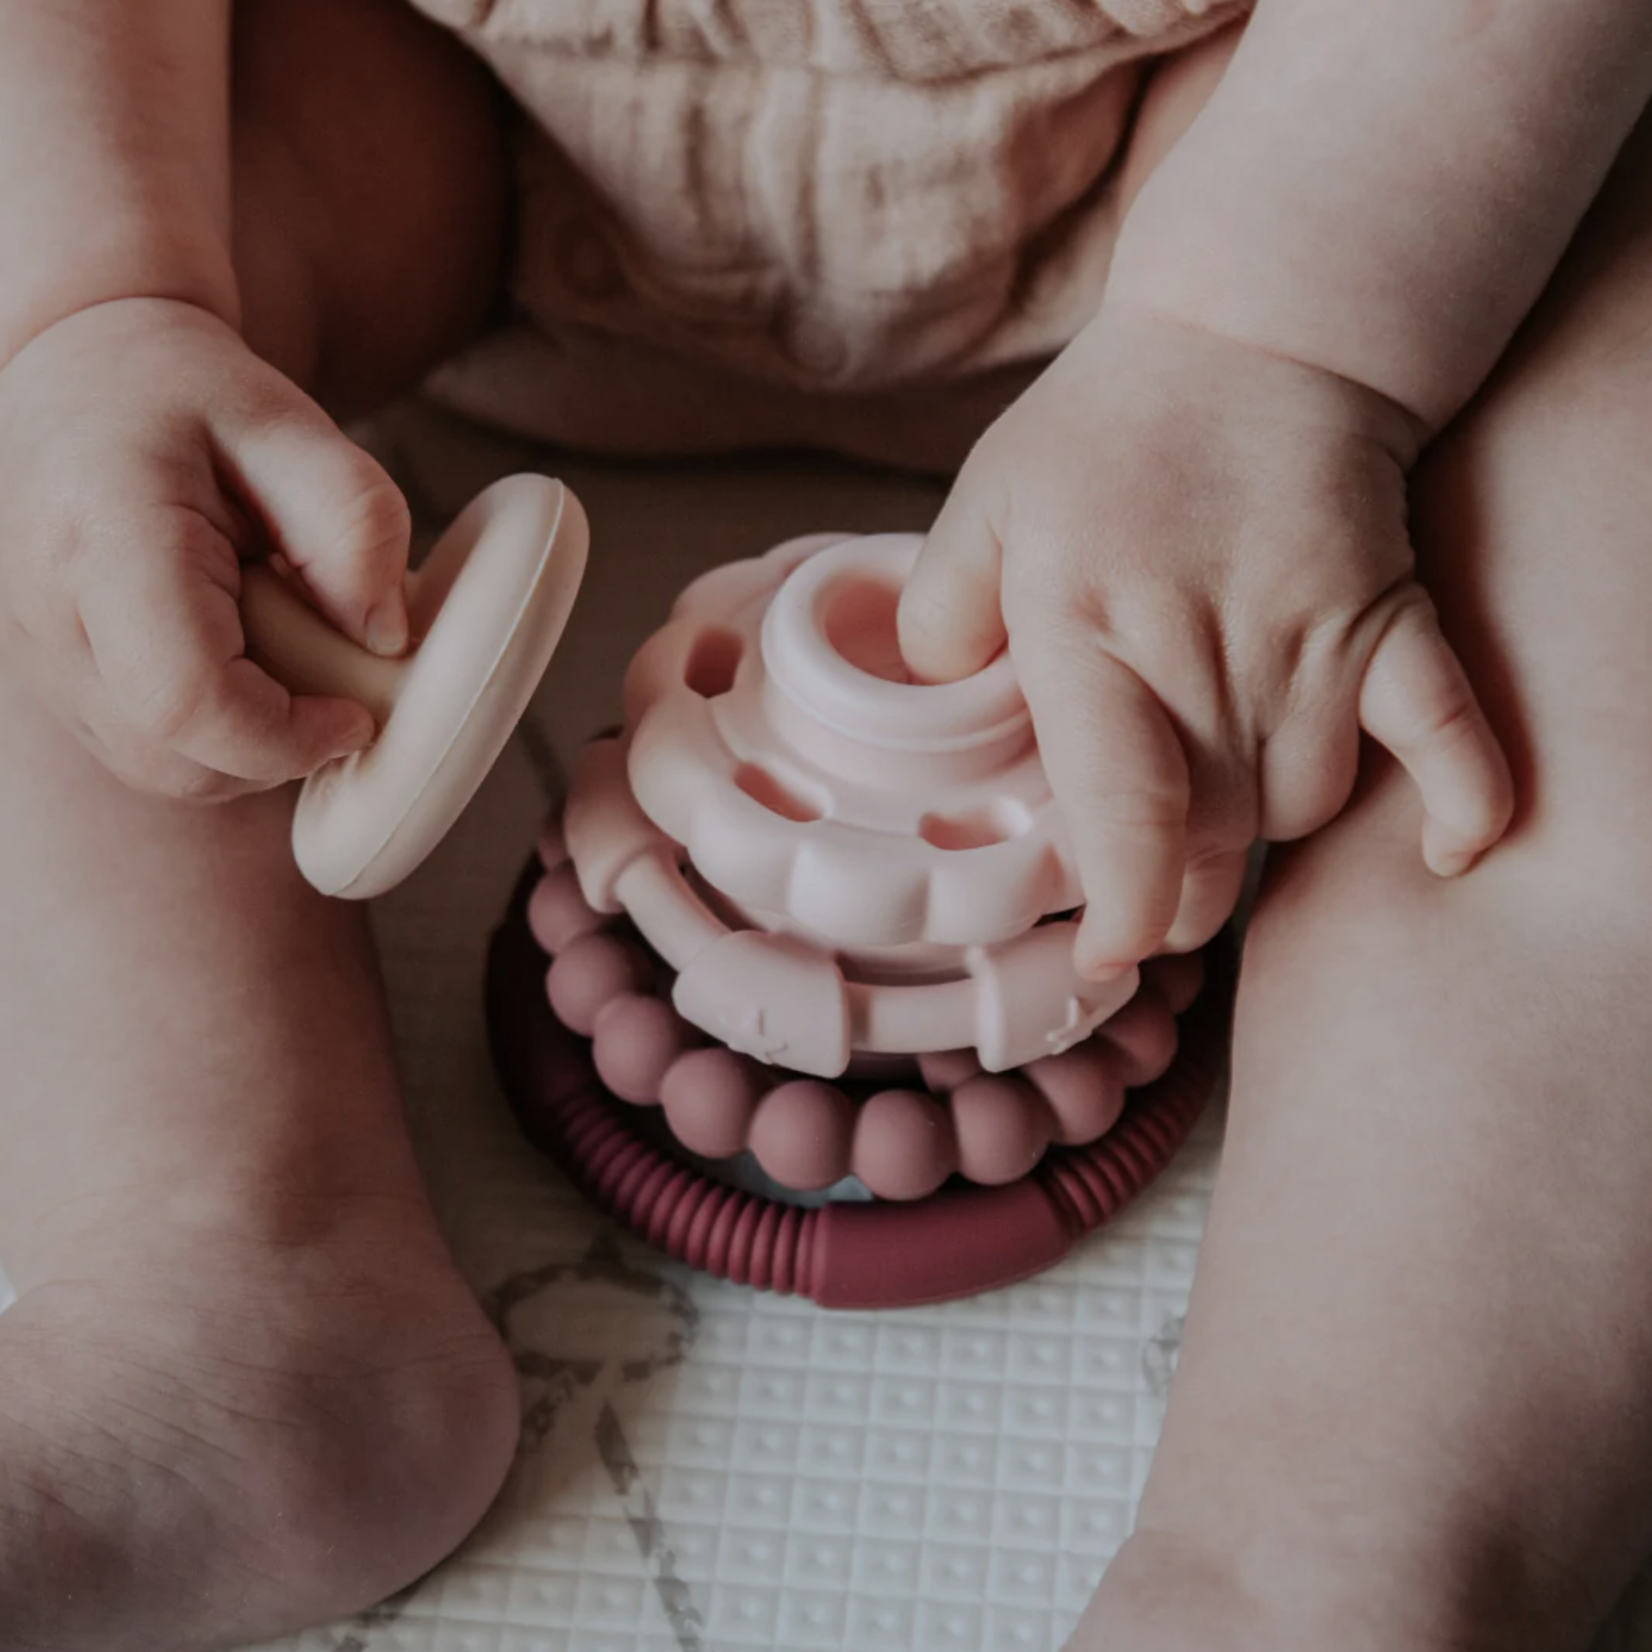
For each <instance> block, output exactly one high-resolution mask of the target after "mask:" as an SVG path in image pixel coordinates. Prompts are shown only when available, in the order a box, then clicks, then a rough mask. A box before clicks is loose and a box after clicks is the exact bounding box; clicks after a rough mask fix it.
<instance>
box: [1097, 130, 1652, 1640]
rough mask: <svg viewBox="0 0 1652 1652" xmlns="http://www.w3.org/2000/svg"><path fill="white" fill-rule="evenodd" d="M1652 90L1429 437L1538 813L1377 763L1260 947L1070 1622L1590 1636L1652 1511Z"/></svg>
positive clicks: (1131, 1629) (1251, 958)
mask: <svg viewBox="0 0 1652 1652" xmlns="http://www.w3.org/2000/svg"><path fill="white" fill-rule="evenodd" d="M1649 341H1652V122H1643V125H1642V128H1641V130H1640V131H1639V132H1638V133H1637V134H1636V136H1635V138H1634V139H1633V141H1632V142H1631V144H1630V145H1629V146H1628V148H1627V149H1626V151H1625V153H1624V155H1623V156H1622V158H1621V160H1620V163H1619V166H1618V169H1617V172H1616V174H1615V175H1614V177H1613V179H1612V181H1611V183H1610V185H1609V187H1608V189H1607V190H1606V192H1605V194H1604V195H1603V196H1602V198H1601V200H1600V201H1599V202H1598V203H1597V206H1596V207H1595V209H1594V211H1593V214H1592V216H1591V218H1590V220H1589V221H1588V223H1587V224H1586V226H1585V228H1584V230H1583V232H1582V233H1581V235H1580V237H1579V239H1578V241H1577V243H1576V245H1575V247H1574V248H1573V250H1572V252H1571V254H1570V255H1569V258H1568V261H1567V263H1566V265H1565V266H1564V268H1563V269H1562V271H1561V272H1560V275H1559V276H1558V277H1557V279H1556V281H1555V283H1554V285H1553V287H1552V290H1551V292H1550V293H1549V295H1548V296H1547V298H1546V299H1545V301H1544V303H1543V305H1542V307H1541V308H1540V310H1539V312H1538V314H1537V316H1535V317H1534V318H1533V322H1532V323H1531V325H1530V326H1529V327H1528V329H1527V331H1526V333H1525V335H1524V336H1523V337H1522V339H1521V340H1520V341H1518V343H1517V346H1516V348H1515V349H1514V350H1513V351H1512V352H1511V354H1510V356H1509V358H1508V359H1507V360H1506V361H1505V363H1504V364H1503V367H1502V368H1501V369H1500V371H1499V374H1498V376H1497V378H1496V380H1495V381H1494V383H1493V385H1492V386H1491V387H1490V388H1489V390H1488V393H1487V394H1486V395H1485V396H1484V397H1483V399H1482V401H1481V403H1480V404H1479V405H1478V406H1477V407H1476V408H1475V409H1473V410H1472V411H1471V412H1470V413H1469V414H1468V415H1467V416H1466V417H1465V418H1464V419H1463V420H1462V421H1461V422H1460V424H1459V426H1458V427H1457V428H1456V429H1455V430H1454V431H1453V432H1451V433H1450V434H1449V435H1448V437H1447V438H1446V439H1445V440H1444V441H1443V442H1442V443H1441V444H1440V445H1439V446H1438V447H1437V449H1436V450H1435V451H1434V453H1433V454H1432V455H1431V456H1430V457H1429V459H1428V460H1427V462H1426V464H1425V466H1424V468H1423V470H1422V472H1421V473H1420V475H1419V476H1418V478H1417V482H1416V490H1415V527H1416V533H1417V538H1418V542H1419V548H1420V551H1421V554H1422V559H1423V566H1424V570H1425V578H1426V580H1427V582H1428V583H1429V585H1430V587H1431V589H1432V590H1433V591H1434V592H1435V594H1436V596H1437V597H1438V599H1439V601H1440V604H1441V608H1442V612H1443V614H1444V617H1445V621H1446V624H1447V627H1448V629H1449V631H1450V632H1451V634H1452V636H1453V638H1454V640H1455V641H1457V643H1458V644H1459V646H1460V647H1461V648H1462V649H1463V651H1464V658H1465V661H1466V662H1467V664H1468V665H1469V667H1470V670H1471V672H1472V674H1473V675H1474V678H1475V681H1476V683H1477V684H1478V686H1479V689H1480V691H1481V694H1482V696H1483V698H1484V701H1485V704H1486V706H1487V708H1488V710H1489V711H1490V712H1491V713H1492V714H1493V716H1494V720H1495V722H1496V724H1497V726H1498V729H1499V731H1500V733H1501V735H1502V737H1503V738H1504V740H1505V741H1506V743H1507V746H1508V750H1509V752H1510V755H1511V758H1512V760H1513V762H1514V764H1515V768H1516V775H1517V780H1518V785H1519V789H1520V795H1521V812H1520V814H1519V817H1518V819H1517V821H1516V824H1515V827H1514V829H1513V831H1512V832H1511V834H1510V836H1509V838H1508V840H1507V841H1506V843H1505V844H1504V845H1503V846H1501V847H1499V848H1498V849H1496V850H1494V851H1493V852H1492V854H1491V855H1490V856H1489V857H1488V859H1487V860H1486V861H1485V863H1484V864H1483V865H1482V866H1481V867H1480V868H1478V869H1477V870H1475V871H1474V872H1473V873H1472V874H1470V875H1469V876H1468V877H1466V878H1465V879H1463V880H1461V881H1459V882H1453V883H1445V882H1440V881H1437V880H1435V879H1433V878H1431V877H1430V876H1429V875H1428V874H1427V873H1426V872H1425V871H1424V869H1423V867H1422V864H1421V862H1420V860H1419V858H1418V854H1417V849H1416V844H1417V841H1418V826H1419V822H1418V810H1417V803H1416V798H1415V795H1414V792H1413V790H1412V788H1411V787H1410V785H1409V784H1408V783H1407V782H1406V781H1405V780H1404V778H1403V777H1401V776H1399V775H1398V774H1396V772H1395V771H1394V770H1393V769H1392V768H1391V767H1377V768H1373V771H1372V772H1371V774H1370V775H1369V776H1368V777H1367V781H1366V783H1365V785H1364V786H1363V788H1362V790H1361V793H1360V795H1359V796H1358V798H1357V800H1356V802H1355V803H1354V805H1353V806H1352V807H1351V809H1350V810H1349V811H1348V812H1347V814H1345V815H1344V817H1343V818H1342V819H1341V820H1340V821H1339V822H1338V823H1336V824H1335V825H1334V826H1333V827H1332V828H1330V829H1329V830H1327V831H1326V832H1324V833H1323V834H1321V835H1320V837H1319V838H1318V839H1317V840H1315V841H1314V842H1312V843H1310V844H1308V845H1307V846H1305V847H1303V848H1301V849H1299V850H1297V851H1295V852H1293V853H1291V854H1290V855H1288V856H1285V857H1283V858H1282V860H1281V862H1280V864H1279V865H1278V866H1277V868H1276V870H1275V873H1274V875H1273V877H1272V879H1271V883H1270V886H1269V888H1268V890H1267V893H1266V895H1265V898H1264V899H1263V901H1262V903H1261V906H1260V909H1259V912H1258V914H1257V916H1256V919H1255V922H1254V926H1253V928H1252V930H1251V933H1250V938H1249V943H1248V946H1247V952H1246V959H1245V969H1244V975H1243V982H1242V987H1241V992H1240V1004H1239V1021H1238V1032H1237V1046H1236V1051H1235V1065H1234V1077H1233V1102H1232V1115H1231V1126H1230V1132H1229V1144H1228V1150H1227V1155H1226V1158H1225V1161H1224V1164H1223V1169H1222V1174H1221V1179H1220V1185H1219V1188H1218V1191H1217V1195H1216V1200H1215V1205H1214V1208H1213V1211H1212V1215H1211V1223H1210V1229H1209V1233H1208V1236H1207V1239H1206V1244H1205V1248H1204V1252H1203V1255H1202V1257H1201V1261H1200V1270H1199V1278H1198V1282H1197V1286H1196V1289H1195V1293H1194V1304H1193V1309H1192V1312H1191V1315H1190V1318H1189V1323H1188V1329H1187V1337H1186V1341H1185V1344H1184V1349H1183V1353H1182V1358H1181V1367H1180V1370H1179V1372H1178V1375H1177V1380H1176V1384H1175V1391H1174V1394H1173V1397H1172V1401H1171V1405H1170V1409H1169V1415H1168V1417H1167V1419H1166V1425H1165V1430H1164V1435H1163V1440H1162V1444H1161V1446H1160V1449H1159V1453H1158V1457H1157V1461H1156V1463H1155V1466H1154V1469H1153V1473H1152V1476H1151V1480H1150V1483H1149V1486H1148V1488H1147V1491H1146V1495H1145V1498H1144V1501H1143V1506H1142V1510H1141V1523H1140V1529H1139V1532H1138V1534H1137V1535H1136V1536H1135V1537H1134V1538H1133V1539H1132V1540H1131V1541H1130V1542H1129V1543H1128V1544H1127V1545H1126V1548H1125V1549H1124V1551H1123V1552H1122V1554H1121V1555H1120V1557H1119V1559H1118V1560H1117V1562H1116V1563H1115V1565H1114V1566H1113V1568H1112V1569H1111V1571H1110V1572H1109V1574H1108V1577H1107V1578H1106V1580H1105V1582H1104V1583H1103V1585H1102V1588H1101V1591H1100V1593H1099V1594H1098V1596H1097V1598H1096V1600H1095V1602H1094V1603H1093V1605H1092V1607H1091V1610H1090V1612H1089V1613H1088V1614H1087V1615H1086V1618H1085V1620H1084V1623H1083V1625H1082V1626H1081V1628H1080V1630H1079V1632H1078V1634H1077V1636H1076V1638H1075V1640H1074V1642H1073V1643H1072V1644H1073V1646H1074V1648H1079V1647H1083V1648H1102V1647H1106V1648H1114V1647H1129V1648H1131V1649H1132V1652H1192V1649H1194V1648H1200V1649H1203V1648H1210V1647H1252V1646H1254V1647H1258V1648H1261V1647H1266V1648H1269V1649H1270V1652H1288V1649H1292V1648H1304V1649H1306V1648H1321V1647H1327V1646H1336V1647H1338V1648H1343V1649H1347V1652H1362V1649H1365V1648H1377V1647H1382V1648H1392V1647H1408V1648H1418V1649H1445V1648H1451V1649H1454V1652H1462V1649H1481V1648H1490V1649H1497V1652H1513V1649H1525V1648H1532V1649H1538V1648H1541V1649H1543V1652H1561V1649H1566V1648H1581V1647H1583V1646H1584V1645H1585V1644H1586V1643H1587V1641H1588V1638H1589V1635H1590V1633H1591V1631H1592V1629H1593V1628H1594V1627H1595V1626H1596V1625H1597V1624H1598V1622H1599V1620H1600V1618H1601V1616H1602V1615H1603V1613H1605V1612H1606V1611H1607V1609H1608V1608H1609V1606H1610V1604H1611V1602H1612V1601H1613V1599H1614V1596H1615V1594H1616V1592H1617V1591H1618V1590H1620V1589H1621V1587H1622V1586H1623V1584H1624V1583H1625V1582H1626V1580H1627V1578H1628V1577H1629V1575H1630V1572H1631V1570H1632V1568H1633V1567H1634V1565H1635V1564H1636V1562H1637V1561H1638V1560H1639V1559H1640V1558H1641V1557H1642V1556H1643V1555H1644V1554H1645V1553H1646V1551H1647V1550H1648V1548H1649V1547H1652V1406H1649V1405H1648V1404H1647V1399H1646V1396H1647V1392H1648V1387H1649V1384H1652V1293H1649V1291H1648V1283H1647V1282H1648V1280H1649V1279H1652V1101H1649V1095H1648V1074H1649V1073H1652V1017H1649V1016H1648V1014H1647V1010H1646V1002H1645V999H1646V982H1647V980H1648V978H1649V975H1652V837H1649V836H1648V833H1647V828H1646V821H1647V819H1648V818H1649V814H1652V766H1649V764H1648V762H1647V757H1646V754H1647V753H1648V752H1649V751H1652V651H1649V649H1648V646H1647V637H1648V635H1649V634H1652V562H1649V560H1648V556H1647V532H1646V524H1647V522H1648V521H1649V520H1652V342H1649Z"/></svg>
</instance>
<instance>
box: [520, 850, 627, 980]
mask: <svg viewBox="0 0 1652 1652" xmlns="http://www.w3.org/2000/svg"><path fill="white" fill-rule="evenodd" d="M606 922H607V919H605V918H604V917H603V916H602V914H601V913H600V912H594V911H592V909H591V907H590V906H589V905H588V904H587V903H586V900H585V897H584V896H583V895H582V894H581V893H580V892H579V879H578V877H577V876H576V875H575V873H574V869H573V867H572V866H569V865H566V864H564V865H562V866H558V867H555V868H554V869H553V870H551V871H549V872H547V873H546V874H545V876H544V877H542V878H541V879H540V880H539V882H538V883H537V884H535V885H534V891H533V894H532V895H530V896H529V897H528V928H529V929H531V930H532V931H533V938H534V939H535V940H536V941H538V942H539V944H540V945H541V946H542V947H544V949H545V950H546V951H547V952H548V953H550V954H551V956H552V957H555V956H556V954H557V953H559V952H560V951H561V950H562V949H563V948H564V947H565V946H567V945H568V943H569V942H570V941H577V940H578V939H579V937H580V936H581V935H589V934H592V933H593V932H594V931H596V930H598V929H600V928H601V927H602V926H603V924H604V923H606Z"/></svg>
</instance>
